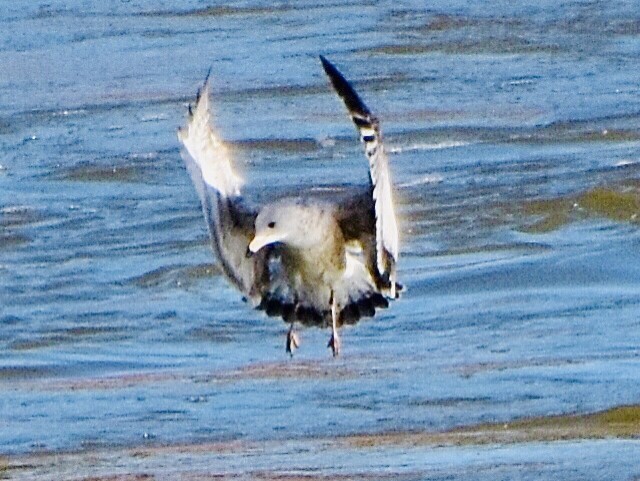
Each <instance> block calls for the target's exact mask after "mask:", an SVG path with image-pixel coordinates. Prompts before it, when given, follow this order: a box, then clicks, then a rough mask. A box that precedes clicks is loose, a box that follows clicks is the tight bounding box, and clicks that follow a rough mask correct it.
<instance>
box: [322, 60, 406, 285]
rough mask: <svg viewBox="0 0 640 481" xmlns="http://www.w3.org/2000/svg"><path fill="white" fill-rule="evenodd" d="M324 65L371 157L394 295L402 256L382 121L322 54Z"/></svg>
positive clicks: (380, 263)
mask: <svg viewBox="0 0 640 481" xmlns="http://www.w3.org/2000/svg"><path fill="white" fill-rule="evenodd" d="M320 60H321V61H322V66H323V67H324V70H325V72H326V73H327V75H328V76H329V78H330V79H331V83H332V85H333V87H334V88H335V90H336V92H337V93H338V95H339V96H340V97H341V98H342V100H343V101H344V103H345V105H346V106H347V109H348V110H349V114H350V115H351V119H352V120H353V122H354V123H355V125H356V127H357V128H358V131H359V133H360V140H361V141H362V143H363V144H364V149H365V153H366V155H367V159H368V160H369V174H370V176H371V184H372V187H373V199H374V205H375V214H376V264H377V268H378V273H379V274H380V275H381V276H382V277H383V278H386V279H388V281H389V284H390V285H389V291H390V296H391V297H396V267H395V265H396V262H397V260H398V254H399V249H398V224H397V221H396V214H395V209H394V202H393V191H392V183H391V174H390V173H389V161H388V159H387V156H386V154H385V152H384V146H383V144H382V136H381V133H380V124H379V122H378V119H377V118H376V117H375V116H374V115H373V114H372V113H371V111H370V110H369V109H368V107H367V106H366V105H365V104H364V102H363V101H362V99H360V97H359V96H358V94H357V93H356V91H355V90H354V89H353V87H351V85H350V84H349V82H348V81H347V80H346V79H345V78H344V77H343V76H342V74H341V73H340V72H339V71H338V69H337V68H336V67H335V66H334V65H333V64H331V62H329V61H328V60H327V59H326V58H324V57H323V56H320Z"/></svg>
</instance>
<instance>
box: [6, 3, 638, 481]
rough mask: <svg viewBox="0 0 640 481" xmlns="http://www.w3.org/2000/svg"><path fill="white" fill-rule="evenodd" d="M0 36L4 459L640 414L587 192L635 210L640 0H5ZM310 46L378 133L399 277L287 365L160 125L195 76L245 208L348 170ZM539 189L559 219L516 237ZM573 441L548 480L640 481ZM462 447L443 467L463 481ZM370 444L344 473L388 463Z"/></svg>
mask: <svg viewBox="0 0 640 481" xmlns="http://www.w3.org/2000/svg"><path fill="white" fill-rule="evenodd" d="M0 25H1V28H0V66H1V67H2V68H0V98H1V99H2V102H0V149H1V150H0V152H1V154H0V346H1V348H0V453H4V454H8V455H19V454H20V455H24V454H29V453H38V452H50V451H54V452H55V451H59V450H62V451H68V450H82V449H85V448H90V447H95V446H107V447H118V448H120V447H124V448H127V447H135V446H138V445H146V444H148V443H160V444H172V443H182V442H184V443H190V442H214V441H227V440H245V441H256V440H260V441H265V442H270V441H273V440H287V439H302V440H303V441H304V440H314V439H319V438H325V437H333V436H336V435H345V434H350V433H363V432H366V433H369V432H371V433H377V432H386V431H389V430H417V429H426V430H441V429H447V428H451V427H454V426H459V425H466V424H473V423H477V422H486V421H500V422H502V421H508V420H511V419H514V418H520V417H524V416H533V415H547V414H561V413H570V412H591V411H595V410H599V409H606V408H609V407H613V406H617V405H621V404H629V403H638V402H639V401H640V369H639V368H640V348H639V347H638V346H640V320H639V319H640V316H639V314H640V296H639V295H638V293H639V292H640V249H639V247H640V232H639V231H638V223H637V221H636V219H635V218H634V217H632V216H630V217H629V219H628V220H625V219H620V218H619V217H615V216H613V217H612V216H607V215H606V214H603V213H602V212H593V211H589V210H588V209H585V208H583V206H581V205H580V204H579V202H574V201H575V199H577V198H579V196H580V195H582V194H583V193H585V192H588V191H590V190H591V189H593V188H594V187H601V188H605V189H608V190H611V191H614V192H619V193H620V192H621V193H625V194H628V193H631V194H633V195H636V199H640V197H638V191H639V183H638V179H639V178H640V84H639V81H638V65H639V60H640V31H639V27H640V6H639V5H638V4H637V2H633V1H619V2H611V1H609V2H601V1H589V2H587V1H584V2H582V1H576V2H565V3H561V4H560V5H558V2H546V1H545V2H536V3H535V4H531V3H530V2H493V3H492V4H491V6H490V8H489V7H488V6H487V5H486V4H482V3H473V2H458V1H453V2H452V1H447V2H441V1H435V2H430V3H429V5H428V7H425V6H424V5H423V3H422V2H404V3H403V4H398V3H397V2H367V3H364V4H361V3H360V2H336V3H332V2H296V3H286V2H284V3H277V4H273V3H272V2H259V1H250V2H243V3H240V4H238V5H237V6H233V7H228V6H225V5H223V4H218V3H215V2H202V1H187V2H179V3H178V2H168V1H164V2H151V1H146V0H140V1H133V0H132V1H118V2H102V3H100V2H93V1H82V2H80V1H68V2H64V5H63V4H60V5H58V4H57V3H56V2H50V3H42V2H32V1H28V2H27V1H16V2H3V3H1V4H0ZM318 54H324V55H326V56H327V57H328V58H330V59H331V60H332V61H333V62H335V63H336V64H337V65H338V67H339V68H340V69H341V70H342V71H343V72H344V73H345V75H346V76H347V77H348V78H350V79H352V80H353V83H354V85H355V86H356V88H357V89H358V91H359V92H360V93H361V94H362V97H363V98H364V99H365V100H366V102H367V104H368V105H369V106H370V107H371V108H372V110H373V111H375V112H376V113H377V115H378V116H379V117H380V118H381V119H382V126H383V130H384V133H385V143H386V146H387V149H388V151H389V152H390V161H391V164H392V170H393V174H394V180H395V182H396V185H397V186H398V188H397V196H398V200H399V204H400V215H401V218H402V235H401V241H402V244H401V251H402V257H401V262H400V271H399V276H400V280H401V281H402V282H403V283H404V284H406V285H407V287H408V290H407V293H406V294H405V295H404V296H403V298H402V299H401V300H400V301H398V302H396V303H394V304H393V306H392V307H391V308H390V309H389V310H388V311H385V312H381V313H379V315H378V316H377V317H376V318H375V319H373V320H367V321H363V322H361V323H359V324H358V325H356V326H354V327H350V328H347V329H346V330H345V332H344V356H343V357H342V358H341V359H339V360H337V361H336V360H333V359H331V357H330V355H329V354H330V353H329V352H328V350H327V349H326V342H327V340H328V336H329V333H328V332H322V331H320V330H314V329H310V330H305V331H302V332H301V335H302V338H303V339H302V340H303V344H302V347H301V349H300V350H299V352H298V353H297V354H296V357H295V358H294V359H293V360H290V359H288V356H287V355H286V354H285V352H284V334H285V330H286V326H285V324H284V323H282V322H281V321H278V320H275V319H267V318H265V317H263V316H262V314H260V313H259V312H255V311H251V310H250V309H249V308H248V307H247V306H246V304H244V303H243V302H242V301H241V298H240V295H239V294H238V293H237V292H235V291H234V290H233V289H232V288H231V287H229V286H228V285H227V284H226V282H225V281H224V279H223V278H222V277H221V276H220V275H219V272H218V270H217V267H216V266H215V261H214V259H213V257H212V254H211V252H210V250H209V248H208V245H207V237H206V230H205V225H204V222H203V220H202V218H201V213H200V209H199V206H198V201H197V196H196V193H195V191H194V189H193V188H192V186H191V184H190V181H189V178H188V175H187V173H186V171H185V170H184V167H183V164H182V161H181V159H180V156H179V150H178V143H177V139H176V135H175V133H176V129H177V127H178V126H180V125H181V124H182V122H183V121H184V115H185V110H186V104H187V103H188V102H189V101H192V100H193V98H194V95H195V92H196V90H197V88H198V87H199V85H200V84H201V82H202V80H203V78H204V76H205V74H206V72H207V71H208V69H209V68H210V67H211V69H212V78H213V104H214V109H215V120H216V124H217V126H218V129H219V131H220V133H221V135H222V136H223V137H224V138H225V139H227V140H228V141H229V142H230V144H231V146H232V150H233V154H234V157H235V159H236V161H237V162H238V164H239V165H240V166H241V170H242V171H243V172H244V175H245V177H246V178H247V180H248V182H247V183H248V191H249V192H250V193H252V194H254V195H256V196H258V197H259V198H260V199H268V198H270V197H272V196H275V195H279V194H281V193H283V192H291V191H295V190H297V189H300V188H309V187H311V186H314V185H332V184H336V183H338V184H341V185H352V184H358V183H361V182H364V181H365V180H366V175H367V171H366V162H365V160H364V158H363V156H362V153H361V151H360V146H359V145H358V143H357V139H356V137H355V133H354V131H353V127H352V125H351V124H350V123H349V121H348V118H347V117H346V115H345V113H344V111H343V106H342V105H341V104H340V102H339V100H337V98H336V97H335V95H334V93H333V92H332V91H331V90H330V87H329V85H328V82H327V80H326V78H325V77H324V73H323V72H322V69H321V66H320V63H319V61H318V59H317V55H318ZM300 186H302V187H300ZM543 199H568V201H569V202H570V203H571V202H574V203H575V205H573V206H571V208H570V209H569V214H568V215H567V218H566V219H564V220H563V221H562V222H560V223H558V225H557V226H556V227H555V228H553V229H549V230H541V229H536V228H532V226H535V223H536V222H537V221H538V220H539V219H538V217H539V216H536V215H531V214H530V213H528V211H527V210H526V206H527V205H529V204H531V203H532V202H536V201H539V200H543ZM636 202H637V204H636V206H637V205H640V201H636ZM309 442H310V441H309ZM611 443H612V446H614V445H615V443H616V442H615V441H611ZM629 443H631V444H630V445H631V446H632V448H630V449H635V448H633V446H636V447H637V443H635V444H634V443H633V442H629ZM604 445H606V442H604ZM580 446H581V445H580V443H577V444H576V445H570V446H569V447H568V448H567V449H566V452H565V457H564V458H563V456H562V454H561V455H559V458H557V459H560V460H561V461H558V462H557V463H556V464H553V469H550V470H548V471H545V470H540V471H539V474H540V475H542V476H544V473H545V472H547V474H548V473H550V472H552V473H554V475H558V476H561V477H564V479H571V478H572V476H576V473H575V472H573V471H571V470H570V469H569V468H568V467H567V466H571V463H572V462H573V464H575V465H577V466H581V465H582V466H585V468H584V469H583V470H578V472H579V473H581V474H589V473H590V472H591V473H592V474H593V479H596V478H597V479H629V475H631V474H633V473H635V474H636V475H637V474H638V473H640V463H638V461H637V460H633V459H632V460H627V462H626V463H625V464H619V465H616V464H615V463H614V464H612V465H611V466H610V470H608V471H607V472H606V473H604V474H598V473H596V472H594V471H591V470H590V469H589V468H588V467H586V466H592V464H585V462H584V459H585V453H586V452H587V450H588V452H589V453H590V454H589V456H595V459H596V460H597V459H602V460H604V459H610V458H607V456H612V455H613V454H612V452H616V449H613V448H611V449H610V448H607V449H602V450H600V448H597V449H596V448H593V449H592V448H591V447H589V448H587V446H586V444H585V447H584V449H585V451H581V448H580ZM468 449H470V448H465V450H468ZM509 449H510V450H514V451H517V450H518V449H520V450H521V455H524V454H523V453H525V452H526V451H525V450H527V449H529V447H527V446H525V447H521V448H519V447H518V446H516V447H512V448H509ZM550 449H555V448H550ZM452 451H453V454H451V455H450V456H449V455H448V456H446V457H445V458H444V461H442V462H443V465H442V466H441V468H439V469H441V470H442V473H444V474H442V476H446V474H447V473H450V474H451V475H452V476H454V477H455V476H462V474H461V473H464V470H463V469H462V466H463V465H465V461H463V458H464V456H462V457H460V456H459V455H458V454H459V452H462V451H464V450H459V451H458V450H456V449H455V448H452ZM465 452H466V451H465ZM541 452H544V449H542V450H541ZM624 452H626V451H625V450H624V449H621V450H620V451H619V453H620V456H623V453H624ZM365 454H366V453H365ZM494 454H495V453H494V452H492V451H491V450H486V449H484V448H483V449H482V450H478V453H477V456H478V457H480V458H481V459H484V460H485V461H486V462H488V463H491V459H492V456H493V455H494ZM386 455H387V456H390V458H389V459H397V458H396V457H395V455H394V454H392V453H391V454H389V453H387V454H386ZM376 456H377V455H376V454H375V453H373V454H370V455H369V457H367V456H364V457H363V455H362V453H360V454H359V455H358V457H357V463H356V462H354V465H353V466H352V468H353V469H354V470H355V471H358V470H361V469H364V468H365V467H366V465H367V462H370V463H371V464H370V465H369V467H370V468H371V470H372V471H373V472H378V471H379V470H380V468H379V467H378V468H375V466H377V465H376V464H375V462H374V461H375V459H376ZM532 456H533V455H532ZM540 456H541V457H542V458H543V457H545V456H546V455H545V454H540ZM598 456H600V458H598ZM534 457H535V456H534ZM266 459H267V458H265V459H264V460H262V461H260V460H256V461H255V466H259V465H262V463H263V462H267V461H266ZM513 459H514V461H513V463H512V464H509V462H506V461H505V462H506V463H507V464H508V465H509V466H511V467H510V468H509V469H510V470H511V471H509V472H510V473H518V468H517V466H518V463H519V462H521V458H519V457H518V456H515V457H514V458H513ZM367 460H369V461H367ZM534 461H535V460H534ZM534 461H531V462H534ZM245 462H246V461H245ZM345 462H347V461H345ZM414 462H415V461H411V463H414ZM496 462H497V461H496ZM500 462H502V461H500ZM564 462H566V463H568V464H567V465H566V466H565V464H563V463H564ZM591 462H593V460H592V461H590V463H591ZM248 463H249V464H251V461H248ZM301 463H303V461H301ZM313 463H314V461H313V460H310V461H309V466H311V465H313ZM411 463H410V464H411ZM552 463H553V461H552ZM581 463H582V464H581ZM267 464H268V463H267ZM392 464H393V463H392ZM412 465H413V464H412ZM563 466H564V467H563ZM347 468H348V463H347V465H346V467H345V469H347ZM230 469H231V468H230ZM318 469H320V472H326V473H331V470H328V469H327V468H326V467H325V468H318ZM322 469H325V471H322ZM465 469H466V468H465ZM376 470H378V471H376ZM461 470H462V471H461ZM232 471H233V470H232ZM528 473H529V474H528V476H529V477H530V478H531V479H533V478H536V475H535V473H536V471H535V470H533V471H528ZM45 474H46V473H45ZM522 474H523V475H524V474H525V473H524V471H523V472H522ZM29 475H34V473H28V472H27V473H26V474H25V477H26V478H28V477H29ZM34 479H35V478H34ZM505 479H506V478H505ZM527 479H529V478H527ZM576 479H577V478H576Z"/></svg>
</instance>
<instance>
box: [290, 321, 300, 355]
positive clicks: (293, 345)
mask: <svg viewBox="0 0 640 481" xmlns="http://www.w3.org/2000/svg"><path fill="white" fill-rule="evenodd" d="M298 347H300V338H299V337H298V335H297V334H296V332H295V331H294V330H293V328H291V329H289V332H288V333H287V352H288V353H289V355H290V356H293V351H295V350H296V349H298Z"/></svg>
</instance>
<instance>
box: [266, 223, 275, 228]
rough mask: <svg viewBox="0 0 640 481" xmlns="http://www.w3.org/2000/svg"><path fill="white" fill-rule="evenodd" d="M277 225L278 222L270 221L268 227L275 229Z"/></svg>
mask: <svg viewBox="0 0 640 481" xmlns="http://www.w3.org/2000/svg"><path fill="white" fill-rule="evenodd" d="M275 226H276V223H275V222H269V223H268V224H267V227H269V229H273V228H274V227H275Z"/></svg>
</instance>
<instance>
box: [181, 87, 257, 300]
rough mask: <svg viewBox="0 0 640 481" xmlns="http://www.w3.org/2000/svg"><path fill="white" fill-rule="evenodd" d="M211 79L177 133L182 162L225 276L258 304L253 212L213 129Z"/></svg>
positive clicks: (240, 180) (240, 182) (240, 181)
mask: <svg viewBox="0 0 640 481" xmlns="http://www.w3.org/2000/svg"><path fill="white" fill-rule="evenodd" d="M209 96H210V92H209V76H208V75H207V80H206V81H205V83H204V86H203V87H202V89H201V90H200V91H199V92H198V97H197V100H196V104H195V106H191V105H190V106H189V116H188V119H187V124H186V125H185V126H184V127H182V128H180V129H179V130H178V139H180V142H182V145H183V149H182V151H181V154H182V158H183V160H184V162H185V165H186V167H187V170H188V171H189V174H190V176H191V180H192V181H193V185H194V186H195V188H196V191H197V192H198V196H199V197H200V202H201V204H202V211H203V213H204V217H205V220H206V222H207V226H208V228H209V236H210V239H211V247H212V248H213V251H214V253H215V254H216V256H217V258H218V261H219V263H220V266H221V268H222V271H223V272H224V274H225V275H226V277H227V278H228V279H229V280H230V281H231V283H232V284H234V285H235V286H236V287H237V288H238V289H240V291H242V292H243V293H244V294H245V295H246V296H248V297H250V298H252V300H254V302H257V301H258V299H257V298H256V292H255V288H254V284H255V283H254V279H255V277H256V273H255V272H254V270H255V269H254V260H253V259H247V257H246V252H247V247H248V245H249V242H250V241H251V239H252V238H253V236H254V222H255V217H256V215H257V213H256V212H255V211H254V210H253V209H250V208H249V207H247V206H246V205H245V204H244V202H243V200H242V198H241V197H240V189H241V187H242V179H241V178H240V177H239V176H238V175H237V174H236V173H235V172H234V171H233V165H232V162H231V157H230V156H229V153H228V150H227V147H226V146H225V145H224V143H223V142H222V141H221V140H220V139H219V138H218V137H217V135H216V134H215V132H214V131H213V129H212V127H211V106H210V98H209Z"/></svg>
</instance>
